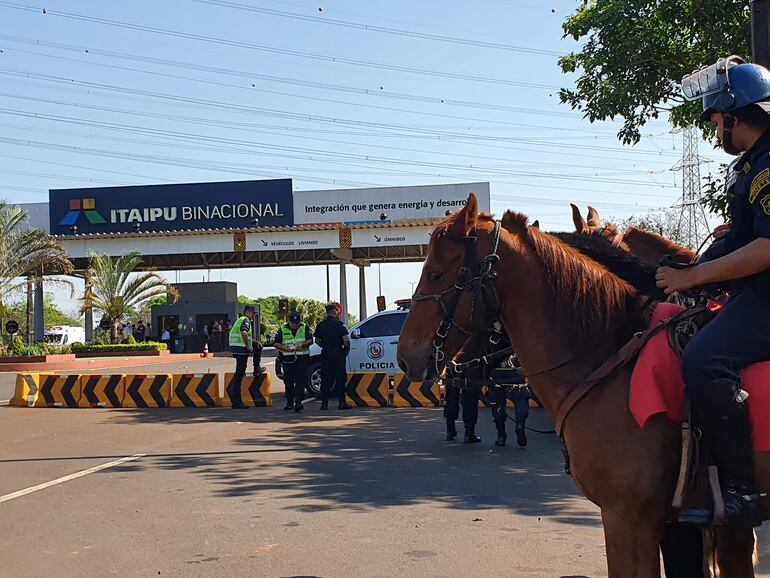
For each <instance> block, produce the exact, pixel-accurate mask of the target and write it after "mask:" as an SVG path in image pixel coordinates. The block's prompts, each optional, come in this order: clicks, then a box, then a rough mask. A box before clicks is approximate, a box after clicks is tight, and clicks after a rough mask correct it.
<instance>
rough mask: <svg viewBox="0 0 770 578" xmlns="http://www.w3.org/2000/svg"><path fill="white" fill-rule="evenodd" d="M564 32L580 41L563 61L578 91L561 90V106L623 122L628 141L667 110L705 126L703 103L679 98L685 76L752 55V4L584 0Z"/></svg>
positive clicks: (678, 121) (675, 119)
mask: <svg viewBox="0 0 770 578" xmlns="http://www.w3.org/2000/svg"><path fill="white" fill-rule="evenodd" d="M562 28H563V30H564V34H565V36H569V37H572V38H573V39H574V40H576V41H579V42H580V43H581V48H580V50H579V51H578V52H573V53H571V54H568V55H566V56H564V57H562V58H561V59H560V60H559V64H560V66H561V69H562V71H563V72H565V73H567V74H577V79H576V82H575V88H574V89H566V88H565V89H562V90H561V91H560V98H561V100H562V102H565V103H567V104H569V105H570V106H571V107H572V108H573V109H577V110H580V111H582V112H583V113H584V114H585V116H586V118H588V119H589V120H590V121H591V122H593V121H596V120H607V119H612V118H615V117H621V118H622V119H623V120H624V124H623V128H622V129H621V130H620V132H619V134H618V137H619V138H620V139H621V140H622V141H623V142H624V143H635V142H638V141H639V138H640V128H641V127H642V126H644V124H645V123H646V122H647V121H649V120H650V119H654V118H658V116H659V115H660V114H661V113H662V112H669V113H670V115H671V122H672V123H673V124H674V126H679V127H685V126H689V125H691V124H693V123H700V121H699V119H698V116H699V113H700V110H701V108H700V103H699V102H697V101H695V102H690V103H687V102H684V100H683V99H682V97H681V96H680V94H679V87H678V83H679V81H680V80H681V78H682V76H684V75H685V74H688V73H690V72H691V71H693V70H694V69H696V68H699V67H700V66H703V65H706V64H712V63H713V62H716V60H717V58H718V57H720V56H728V55H730V54H737V55H739V56H742V57H744V58H748V57H749V55H750V53H751V50H750V41H751V26H750V13H749V3H748V2H735V1H731V0H668V1H666V2H660V1H659V0H636V1H629V0H582V2H581V3H580V5H579V7H578V8H577V10H576V11H575V12H574V13H573V14H572V15H570V16H569V17H568V18H567V19H566V20H565V21H564V23H563V25H562ZM701 126H703V125H702V124H701ZM707 136H709V137H711V136H713V132H711V131H707Z"/></svg>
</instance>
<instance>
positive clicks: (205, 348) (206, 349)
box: [201, 343, 209, 357]
mask: <svg viewBox="0 0 770 578" xmlns="http://www.w3.org/2000/svg"><path fill="white" fill-rule="evenodd" d="M208 356H209V344H208V343H204V344H203V353H202V354H201V357H208Z"/></svg>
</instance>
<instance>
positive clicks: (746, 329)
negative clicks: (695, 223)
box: [657, 57, 770, 527]
mask: <svg viewBox="0 0 770 578" xmlns="http://www.w3.org/2000/svg"><path fill="white" fill-rule="evenodd" d="M682 89H683V92H684V95H685V97H686V98H687V99H688V100H694V99H696V98H702V100H703V116H702V118H703V119H704V120H709V121H711V122H712V123H714V124H715V125H716V130H717V136H718V138H719V140H720V142H721V144H722V147H723V148H724V150H725V152H727V153H728V154H731V155H739V154H741V153H742V154H741V156H740V157H739V158H738V159H736V160H735V161H734V162H733V163H732V164H731V166H730V169H729V175H728V179H727V182H728V197H729V203H730V224H729V230H727V228H726V227H724V226H723V227H720V228H719V229H718V230H717V231H715V236H717V235H719V234H724V233H725V232H726V235H724V236H723V239H722V241H721V243H720V244H721V245H722V250H721V253H720V252H717V251H710V252H708V253H709V255H708V257H709V258H708V259H704V260H703V261H701V262H699V263H698V264H697V265H695V266H693V267H688V268H686V269H682V270H678V269H673V268H668V267H661V268H659V269H658V272H657V284H658V287H661V288H663V289H664V290H665V292H666V293H672V292H674V291H684V290H687V289H691V288H693V287H699V286H703V285H708V284H724V283H725V282H733V283H731V284H732V285H733V287H732V289H734V292H733V293H732V295H731V297H730V299H729V301H728V302H727V304H726V305H725V306H724V308H723V309H722V311H721V312H719V313H718V314H717V315H716V317H715V318H714V319H713V320H712V321H711V322H710V323H709V324H708V325H706V326H705V327H704V328H703V329H701V330H700V331H699V332H698V333H697V334H696V335H695V337H694V338H693V339H692V341H691V342H690V343H689V345H688V346H687V347H686V348H685V350H684V353H683V355H682V371H683V375H684V380H685V384H686V388H687V393H688V395H689V397H690V400H691V402H692V404H693V409H694V410H695V412H696V415H697V417H698V421H699V424H700V427H701V429H702V431H703V434H704V440H705V441H706V443H707V447H708V448H709V449H710V452H711V456H712V459H713V461H714V462H715V463H716V465H717V467H718V469H719V474H720V483H721V488H722V498H723V500H724V509H725V521H724V524H725V525H728V526H742V527H751V526H758V525H760V523H761V516H760V510H759V504H758V503H757V500H758V494H759V490H758V488H757V485H756V482H755V481H754V472H753V466H752V457H753V453H752V444H751V428H750V426H749V421H748V417H747V415H746V410H745V408H744V406H743V401H744V400H745V397H746V392H744V391H743V390H742V388H741V378H740V374H739V371H740V370H741V369H742V368H744V367H746V366H748V365H750V364H752V363H755V362H757V361H760V360H765V359H770V270H768V269H769V268H770V130H768V129H769V128H770V71H768V70H767V69H766V68H764V67H762V66H759V65H756V64H746V63H744V62H743V61H742V60H741V59H740V58H738V57H729V58H724V59H720V60H719V61H718V62H717V63H716V64H714V65H712V66H710V67H708V68H705V69H702V70H701V71H697V72H695V73H693V74H691V75H689V76H687V77H685V78H684V79H682ZM738 279H740V281H739V282H738V283H737V284H736V283H735V282H734V281H735V280H738ZM736 289H737V290H736ZM712 518H713V514H712V512H710V511H707V510H689V511H686V512H683V513H682V515H681V516H680V520H681V521H683V522H691V523H695V524H703V525H706V524H710V523H711V522H712Z"/></svg>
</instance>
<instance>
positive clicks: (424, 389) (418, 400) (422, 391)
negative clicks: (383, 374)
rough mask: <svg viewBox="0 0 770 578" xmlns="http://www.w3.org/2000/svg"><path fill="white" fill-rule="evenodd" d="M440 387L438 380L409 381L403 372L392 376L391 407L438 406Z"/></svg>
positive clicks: (439, 402)
mask: <svg viewBox="0 0 770 578" xmlns="http://www.w3.org/2000/svg"><path fill="white" fill-rule="evenodd" d="M440 405H441V389H440V387H439V384H438V382H436V381H435V380H433V379H430V380H428V381H409V378H408V377H407V376H406V375H405V374H403V373H397V374H396V375H394V376H393V407H439V406H440Z"/></svg>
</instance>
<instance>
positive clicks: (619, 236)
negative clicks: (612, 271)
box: [590, 227, 624, 247]
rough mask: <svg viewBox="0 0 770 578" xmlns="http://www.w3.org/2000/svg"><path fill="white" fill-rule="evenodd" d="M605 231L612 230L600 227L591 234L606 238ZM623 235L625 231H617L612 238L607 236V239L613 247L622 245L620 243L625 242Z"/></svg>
mask: <svg viewBox="0 0 770 578" xmlns="http://www.w3.org/2000/svg"><path fill="white" fill-rule="evenodd" d="M605 231H607V232H610V230H609V229H608V228H607V227H599V228H598V229H595V230H594V231H593V232H592V233H591V235H590V236H591V237H598V238H600V239H604V238H605V237H604V232H605ZM623 236H624V235H623V233H615V234H613V235H612V238H607V241H609V243H610V245H612V246H613V247H620V244H621V243H622V242H623Z"/></svg>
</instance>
